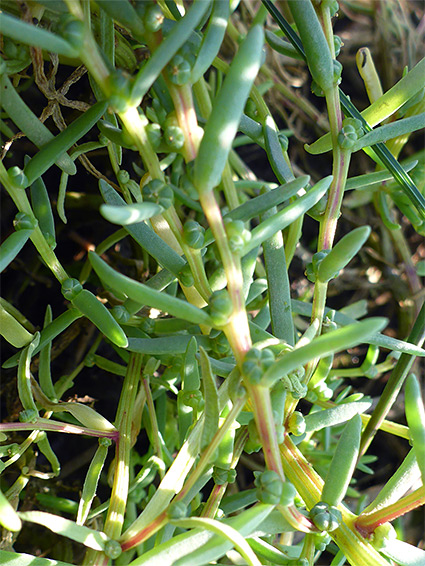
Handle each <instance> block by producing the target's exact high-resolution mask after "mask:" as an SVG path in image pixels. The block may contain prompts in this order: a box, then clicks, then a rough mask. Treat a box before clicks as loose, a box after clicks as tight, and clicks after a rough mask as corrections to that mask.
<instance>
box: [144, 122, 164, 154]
mask: <svg viewBox="0 0 425 566" xmlns="http://www.w3.org/2000/svg"><path fill="white" fill-rule="evenodd" d="M146 135H147V136H148V139H149V141H150V144H151V146H152V147H153V148H154V149H158V147H159V144H160V143H161V139H162V132H161V126H160V125H159V124H156V123H153V124H148V125H147V126H146Z"/></svg>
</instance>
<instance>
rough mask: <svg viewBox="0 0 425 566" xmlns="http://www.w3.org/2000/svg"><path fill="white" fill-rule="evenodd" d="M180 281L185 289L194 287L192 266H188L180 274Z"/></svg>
mask: <svg viewBox="0 0 425 566" xmlns="http://www.w3.org/2000/svg"><path fill="white" fill-rule="evenodd" d="M179 281H180V283H181V284H182V285H183V287H192V285H193V284H194V282H195V280H194V278H193V273H192V270H191V269H190V265H188V264H186V265H185V266H184V267H183V268H182V269H181V270H180V272H179Z"/></svg>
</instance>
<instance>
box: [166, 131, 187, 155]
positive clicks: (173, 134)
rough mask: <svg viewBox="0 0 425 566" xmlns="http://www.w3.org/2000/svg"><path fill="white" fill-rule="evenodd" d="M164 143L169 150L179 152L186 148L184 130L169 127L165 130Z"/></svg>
mask: <svg viewBox="0 0 425 566" xmlns="http://www.w3.org/2000/svg"><path fill="white" fill-rule="evenodd" d="M164 141H165V143H166V144H167V146H168V148H169V149H171V150H173V151H178V150H179V149H181V148H182V147H183V146H184V134H183V130H182V129H181V128H179V127H178V126H167V127H166V128H165V130H164Z"/></svg>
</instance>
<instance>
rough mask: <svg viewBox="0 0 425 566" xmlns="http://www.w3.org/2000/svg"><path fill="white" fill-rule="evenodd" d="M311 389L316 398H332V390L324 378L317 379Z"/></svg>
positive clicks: (326, 399)
mask: <svg viewBox="0 0 425 566" xmlns="http://www.w3.org/2000/svg"><path fill="white" fill-rule="evenodd" d="M313 391H314V393H315V395H316V400H318V399H319V400H320V401H328V400H329V399H332V396H333V393H334V392H333V391H332V389H330V387H328V385H327V383H326V381H325V380H322V381H319V382H318V383H317V384H316V385H315V386H314V388H313Z"/></svg>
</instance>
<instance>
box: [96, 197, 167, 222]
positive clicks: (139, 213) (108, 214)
mask: <svg viewBox="0 0 425 566" xmlns="http://www.w3.org/2000/svg"><path fill="white" fill-rule="evenodd" d="M162 210H163V209H162V207H161V206H159V204H155V203H154V202H140V203H135V204H128V205H126V206H116V205H113V204H102V205H101V206H100V212H101V214H102V216H103V217H104V218H106V220H109V222H112V223H113V224H121V226H127V225H128V224H136V223H137V222H143V221H144V220H148V219H149V218H152V216H155V215H156V214H160V213H161V212H162Z"/></svg>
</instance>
